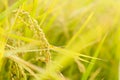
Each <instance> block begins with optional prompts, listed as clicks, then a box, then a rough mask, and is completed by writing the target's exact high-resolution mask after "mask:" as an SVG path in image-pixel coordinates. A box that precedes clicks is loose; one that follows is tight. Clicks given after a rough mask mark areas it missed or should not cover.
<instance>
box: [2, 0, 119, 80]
mask: <svg viewBox="0 0 120 80" xmlns="http://www.w3.org/2000/svg"><path fill="white" fill-rule="evenodd" d="M119 8H120V0H0V27H1V28H2V29H4V30H5V32H4V34H5V33H6V32H7V31H8V30H9V29H10V28H11V26H13V25H14V26H13V28H12V30H11V34H15V35H18V36H24V37H27V38H31V39H32V38H33V37H32V36H33V32H32V31H31V30H30V29H29V28H28V27H26V26H25V25H24V24H23V23H22V22H20V20H16V22H15V16H14V14H13V11H14V10H17V9H18V10H24V11H26V12H28V13H29V14H30V16H31V17H32V18H34V19H35V20H37V22H38V25H39V26H40V28H41V29H42V30H43V33H44V34H45V36H46V39H47V40H48V42H49V43H50V45H53V46H56V47H60V48H62V49H64V50H66V51H67V52H64V51H62V50H57V49H55V51H54V50H53V51H52V50H51V59H52V61H53V62H56V63H57V64H59V65H61V66H62V68H61V69H59V71H60V72H61V74H62V75H63V76H64V79H63V80H118V73H119V70H118V68H119V67H118V66H119V59H120V53H119V51H120V9H119ZM5 35H7V34H5ZM0 36H1V34H0ZM0 38H1V39H2V38H3V37H0ZM14 38H15V37H11V36H9V39H8V41H7V43H6V44H9V45H11V46H14V47H16V46H17V47H18V43H19V44H20V46H21V45H22V43H23V45H25V44H27V43H25V42H24V41H23V42H22V41H21V40H16V39H14ZM18 39H19V38H18ZM6 50H8V49H6ZM59 53H62V54H59ZM75 53H79V55H80V54H83V55H87V56H89V57H84V56H78V57H79V58H76V57H75V58H74V54H75ZM68 55H70V56H73V57H72V59H71V58H68V57H69V56H68ZM31 57H32V56H29V57H28V56H27V58H26V55H25V56H24V57H23V58H22V59H24V60H26V61H28V59H30V58H31ZM90 57H92V58H90ZM73 58H74V59H73ZM96 58H97V59H96ZM98 59H99V60H98ZM87 61H88V62H87ZM92 62H93V63H92ZM35 64H36V63H35ZM40 64H41V63H40ZM5 65H8V62H6V63H5ZM5 65H3V66H4V68H3V69H2V72H1V73H2V74H4V75H0V79H1V80H5V79H6V80H10V79H9V78H8V75H9V74H8V73H7V72H6V70H8V71H9V68H8V69H6V66H5ZM55 65H56V64H55ZM55 65H52V66H53V68H54V66H55ZM26 74H27V73H26ZM14 80H15V79H14ZM16 80H17V79H16ZM19 80H24V79H19ZM26 80H33V79H30V78H27V79H26ZM42 80H54V79H42ZM61 80H62V79H61Z"/></svg>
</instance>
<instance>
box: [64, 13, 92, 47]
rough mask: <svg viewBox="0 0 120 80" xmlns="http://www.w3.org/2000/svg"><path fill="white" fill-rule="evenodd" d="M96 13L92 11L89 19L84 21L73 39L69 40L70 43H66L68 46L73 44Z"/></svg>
mask: <svg viewBox="0 0 120 80" xmlns="http://www.w3.org/2000/svg"><path fill="white" fill-rule="evenodd" d="M93 15H94V13H93V12H92V13H91V14H90V15H89V16H88V18H87V20H86V21H85V22H84V24H83V25H82V26H81V27H80V29H79V30H78V32H77V33H76V34H75V35H74V36H73V37H72V38H71V40H70V41H69V42H68V44H67V45H66V48H69V47H70V46H71V44H72V43H73V42H74V41H75V40H76V38H77V37H78V36H79V35H80V33H81V32H82V30H83V29H84V28H85V27H86V25H87V24H88V22H89V21H90V20H91V19H92V16H93Z"/></svg>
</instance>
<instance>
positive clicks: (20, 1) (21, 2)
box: [0, 0, 27, 21]
mask: <svg viewBox="0 0 120 80" xmlns="http://www.w3.org/2000/svg"><path fill="white" fill-rule="evenodd" d="M25 1H27V0H18V1H17V2H16V3H14V4H13V5H12V6H11V7H9V8H7V9H6V10H5V11H3V12H2V13H0V21H1V20H3V19H4V18H5V17H6V16H8V15H9V14H10V13H11V12H12V10H14V9H15V8H17V7H19V6H20V5H21V4H23V3H24V2H25Z"/></svg>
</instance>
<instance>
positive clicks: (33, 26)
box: [14, 10, 50, 62]
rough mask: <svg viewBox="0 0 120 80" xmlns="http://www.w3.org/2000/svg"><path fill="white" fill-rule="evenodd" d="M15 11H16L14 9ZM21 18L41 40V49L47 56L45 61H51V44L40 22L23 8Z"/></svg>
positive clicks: (36, 37)
mask: <svg viewBox="0 0 120 80" xmlns="http://www.w3.org/2000/svg"><path fill="white" fill-rule="evenodd" d="M14 12H15V11H14ZM19 18H20V20H21V21H22V22H23V23H24V24H25V25H26V26H28V27H29V29H30V30H32V31H33V33H34V37H35V39H37V40H39V42H40V43H39V44H40V46H39V47H40V49H45V50H42V51H41V53H42V54H43V55H44V56H45V58H46V59H45V62H49V61H50V50H49V49H50V45H49V43H48V41H47V39H46V37H45V34H44V33H43V31H42V29H41V28H40V26H39V25H38V22H37V21H36V20H35V19H33V18H32V17H31V16H30V14H29V13H28V12H26V11H23V10H21V11H20V12H19Z"/></svg>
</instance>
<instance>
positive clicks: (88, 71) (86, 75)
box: [82, 34, 107, 80]
mask: <svg viewBox="0 0 120 80" xmlns="http://www.w3.org/2000/svg"><path fill="white" fill-rule="evenodd" d="M106 37H107V34H105V36H104V37H103V39H102V40H101V42H100V43H99V45H98V48H97V50H96V51H95V53H94V55H93V57H97V56H98V55H99V53H100V50H101V48H102V45H103V43H104V41H105V39H106ZM91 62H92V63H93V64H89V65H88V67H87V69H86V72H85V73H84V74H83V76H82V80H88V77H89V75H90V73H91V71H92V68H93V66H94V65H95V62H96V60H95V59H92V60H91Z"/></svg>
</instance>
